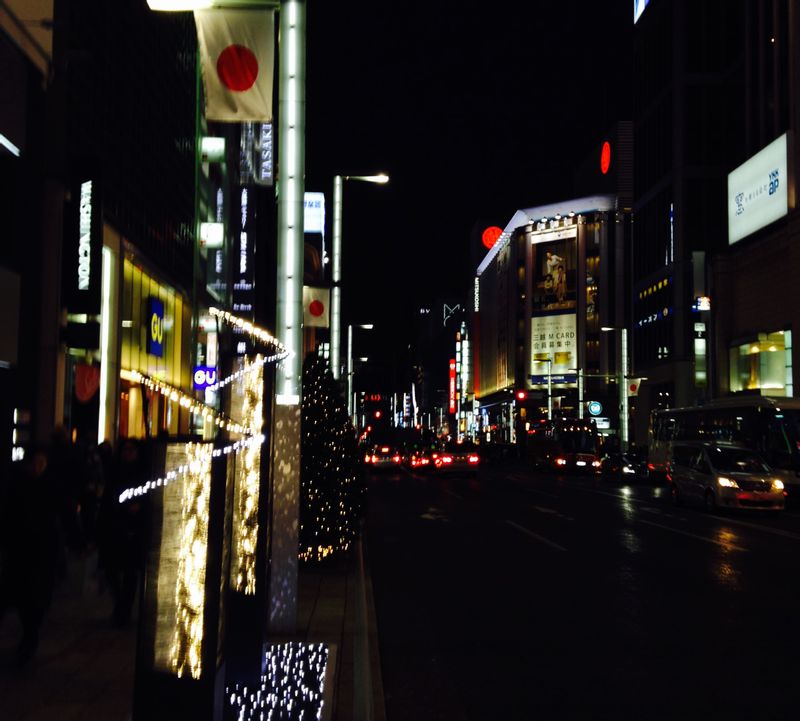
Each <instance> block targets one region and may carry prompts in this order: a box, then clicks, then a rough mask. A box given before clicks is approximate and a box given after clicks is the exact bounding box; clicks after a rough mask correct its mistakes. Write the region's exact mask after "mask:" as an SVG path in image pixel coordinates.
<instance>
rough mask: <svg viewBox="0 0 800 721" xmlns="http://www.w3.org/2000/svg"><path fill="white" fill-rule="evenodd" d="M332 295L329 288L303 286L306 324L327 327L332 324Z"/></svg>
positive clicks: (304, 321) (304, 319)
mask: <svg viewBox="0 0 800 721" xmlns="http://www.w3.org/2000/svg"><path fill="white" fill-rule="evenodd" d="M330 295H331V291H330V289H328V288H312V287H311V286H309V285H304V286H303V323H304V324H305V325H306V326H314V327H317V328H327V327H328V326H329V325H330V311H329V305H330Z"/></svg>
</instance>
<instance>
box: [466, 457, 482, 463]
mask: <svg viewBox="0 0 800 721" xmlns="http://www.w3.org/2000/svg"><path fill="white" fill-rule="evenodd" d="M479 460H480V458H478V456H470V457H469V462H470V463H477V462H478V461H479Z"/></svg>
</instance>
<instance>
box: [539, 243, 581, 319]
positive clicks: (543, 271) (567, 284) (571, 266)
mask: <svg viewBox="0 0 800 721" xmlns="http://www.w3.org/2000/svg"><path fill="white" fill-rule="evenodd" d="M533 243H534V246H533V264H534V265H533V267H534V272H533V312H534V313H538V312H549V311H557V312H562V311H565V310H575V308H576V306H577V284H576V280H577V229H576V228H570V229H568V230H566V231H564V230H560V231H554V232H552V233H541V234H535V235H534V236H533Z"/></svg>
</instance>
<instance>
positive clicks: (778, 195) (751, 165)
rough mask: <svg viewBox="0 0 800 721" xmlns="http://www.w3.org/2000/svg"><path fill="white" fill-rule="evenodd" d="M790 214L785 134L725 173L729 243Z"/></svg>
mask: <svg viewBox="0 0 800 721" xmlns="http://www.w3.org/2000/svg"><path fill="white" fill-rule="evenodd" d="M788 212H789V177H788V142H787V136H786V133H784V134H783V135H781V137H780V138H777V139H776V140H773V141H772V142H771V143H770V144H769V145H767V147H765V148H764V149H763V150H761V151H760V152H758V153H756V154H755V155H754V156H753V157H752V158H750V160H748V161H747V162H745V163H743V164H742V165H740V166H739V167H738V168H736V170H734V171H733V172H731V173H729V174H728V244H729V245H731V244H733V243H735V242H737V241H739V240H741V239H742V238H745V237H747V236H748V235H750V234H751V233H755V232H756V231H757V230H760V229H761V228H763V227H765V226H767V225H769V224H770V223H772V222H774V221H776V220H778V219H779V218H782V217H783V216H784V215H786V214H787V213H788Z"/></svg>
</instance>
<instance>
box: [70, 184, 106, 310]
mask: <svg viewBox="0 0 800 721" xmlns="http://www.w3.org/2000/svg"><path fill="white" fill-rule="evenodd" d="M72 198H73V200H72V204H71V207H70V206H68V208H67V213H66V217H67V226H66V230H65V233H64V238H65V242H64V246H65V248H64V265H63V268H62V279H63V280H62V287H63V289H64V290H63V304H64V306H65V307H66V308H67V312H68V313H82V314H84V313H85V314H87V315H95V316H96V315H100V301H101V298H100V296H101V288H102V268H103V260H102V258H103V229H102V220H101V217H100V198H99V197H98V187H97V183H96V182H94V181H92V180H84V181H82V182H80V183H78V184H77V185H76V186H75V187H74V189H73V192H72Z"/></svg>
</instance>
